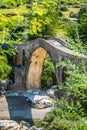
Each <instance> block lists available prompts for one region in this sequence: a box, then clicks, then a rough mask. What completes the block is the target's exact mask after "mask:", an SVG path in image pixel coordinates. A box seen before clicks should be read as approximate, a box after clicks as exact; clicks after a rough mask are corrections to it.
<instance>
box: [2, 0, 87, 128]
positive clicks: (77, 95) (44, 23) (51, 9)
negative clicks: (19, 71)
mask: <svg viewBox="0 0 87 130" xmlns="http://www.w3.org/2000/svg"><path fill="white" fill-rule="evenodd" d="M38 37H40V38H45V39H52V38H55V37H60V38H63V39H64V40H65V41H66V43H67V47H68V48H70V49H71V50H73V51H74V52H80V53H83V54H85V55H87V0H0V81H2V80H5V79H9V78H11V79H12V78H13V77H11V75H12V72H13V63H12V57H13V55H15V52H14V45H15V44H22V43H24V42H27V41H29V40H32V39H35V38H38ZM58 66H62V67H63V68H67V71H65V75H66V81H65V83H64V84H62V86H61V88H60V86H57V88H58V89H61V91H65V93H66V94H67V98H66V99H64V98H61V99H60V101H58V102H56V106H57V107H56V109H55V110H54V111H53V112H52V113H51V114H49V115H48V116H47V117H46V119H45V121H46V122H47V125H46V126H44V127H43V126H42V127H43V129H44V130H87V124H86V122H87V120H86V118H87V61H81V62H80V63H79V65H78V66H77V65H76V64H73V63H72V61H67V62H66V63H65V62H64V61H62V62H60V63H59V64H58ZM53 69H54V68H53V65H52V62H51V60H50V59H49V57H47V58H46V60H45V62H44V69H43V75H42V86H43V87H44V85H47V87H49V85H50V79H51V80H52V76H53V75H54V77H55V74H54V70H53ZM47 79H48V80H47ZM54 80H55V79H54ZM55 82H56V80H55ZM69 97H70V99H71V100H70V102H69ZM75 101H76V102H75Z"/></svg>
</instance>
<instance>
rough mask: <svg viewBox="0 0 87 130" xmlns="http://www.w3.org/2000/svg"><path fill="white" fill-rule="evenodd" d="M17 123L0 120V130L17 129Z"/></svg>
mask: <svg viewBox="0 0 87 130" xmlns="http://www.w3.org/2000/svg"><path fill="white" fill-rule="evenodd" d="M18 129H19V124H18V123H17V122H15V121H12V120H0V130H18Z"/></svg>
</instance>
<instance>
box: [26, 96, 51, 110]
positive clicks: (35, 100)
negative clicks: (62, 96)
mask: <svg viewBox="0 0 87 130" xmlns="http://www.w3.org/2000/svg"><path fill="white" fill-rule="evenodd" d="M27 98H28V101H29V103H31V106H32V107H34V108H37V109H42V108H47V107H51V106H52V105H53V103H52V101H51V99H50V98H49V97H48V96H42V95H34V94H29V96H28V97H27Z"/></svg>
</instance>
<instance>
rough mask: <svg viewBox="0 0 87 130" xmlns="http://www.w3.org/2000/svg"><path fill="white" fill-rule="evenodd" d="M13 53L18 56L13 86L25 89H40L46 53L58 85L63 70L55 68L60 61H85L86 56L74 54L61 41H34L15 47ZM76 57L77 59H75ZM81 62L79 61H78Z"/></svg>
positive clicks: (61, 78) (60, 82)
mask: <svg viewBox="0 0 87 130" xmlns="http://www.w3.org/2000/svg"><path fill="white" fill-rule="evenodd" d="M23 50H25V53H24V56H25V57H26V62H25V66H23V59H22V57H23ZM15 51H16V52H19V54H20V67H18V68H17V67H16V69H15V86H17V87H19V86H21V87H25V88H26V89H32V88H39V87H41V80H40V79H41V74H42V67H43V62H44V58H45V56H46V53H48V54H49V56H50V57H51V60H52V62H53V64H54V68H55V72H56V78H57V82H58V84H59V85H61V84H62V81H63V68H62V66H57V64H58V63H59V62H61V60H62V59H65V60H67V59H70V60H73V61H74V62H78V60H77V58H78V57H79V56H80V57H82V59H84V60H87V56H85V55H83V54H76V53H74V52H73V51H71V50H69V49H68V48H66V46H65V42H64V41H62V40H61V39H55V40H44V39H41V38H39V39H36V40H32V41H30V42H28V43H24V44H21V45H16V47H15ZM76 57H77V58H76ZM80 60H81V59H80Z"/></svg>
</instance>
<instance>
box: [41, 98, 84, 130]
mask: <svg viewBox="0 0 87 130" xmlns="http://www.w3.org/2000/svg"><path fill="white" fill-rule="evenodd" d="M78 106H79V105H78ZM78 106H74V105H69V104H68V102H67V101H66V100H65V99H62V100H60V101H59V102H58V104H57V108H55V110H53V112H51V113H50V114H48V115H47V116H46V118H45V121H46V122H47V125H46V126H43V129H44V130H86V128H87V125H86V119H85V118H82V117H81V116H80V115H79V112H78V111H77V110H76V109H77V108H78Z"/></svg>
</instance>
